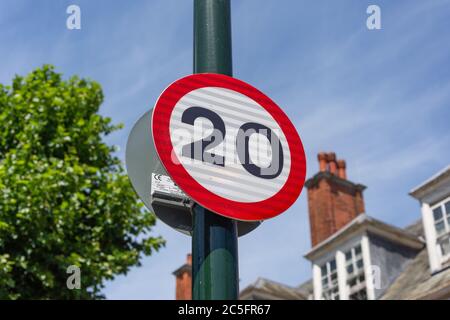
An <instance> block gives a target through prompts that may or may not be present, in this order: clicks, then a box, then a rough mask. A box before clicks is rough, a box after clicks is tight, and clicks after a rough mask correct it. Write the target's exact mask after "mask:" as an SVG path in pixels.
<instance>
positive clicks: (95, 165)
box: [0, 66, 164, 299]
mask: <svg viewBox="0 0 450 320" xmlns="http://www.w3.org/2000/svg"><path fill="white" fill-rule="evenodd" d="M102 100H103V94H102V90H101V87H100V85H99V84H97V83H95V82H93V81H89V80H84V79H79V78H78V77H72V78H70V79H69V80H63V79H62V76H61V74H58V73H56V72H55V71H54V68H53V67H51V66H44V67H42V68H39V69H37V70H35V71H33V72H32V73H30V74H29V75H27V76H26V77H20V76H16V77H15V78H14V80H13V82H12V85H11V86H4V85H1V84H0V190H1V192H0V298H3V299H69V298H80V299H89V298H100V297H102V295H101V289H102V287H103V283H104V281H105V280H107V279H112V278H113V277H114V276H115V275H117V274H124V273H126V272H127V271H128V270H129V268H130V267H131V266H136V265H139V264H140V262H139V261H140V258H141V257H142V255H143V254H144V255H150V254H151V253H152V252H153V251H154V250H158V249H159V248H160V247H161V246H163V245H164V241H163V240H162V239H161V238H160V237H153V236H151V235H150V231H151V227H152V226H153V225H154V224H155V217H154V215H153V214H151V213H150V212H148V211H145V210H144V208H142V204H141V203H140V202H139V201H138V199H137V198H136V195H135V193H134V191H133V190H132V188H131V186H130V183H129V181H128V178H127V176H126V174H125V173H124V170H123V168H122V165H121V162H120V160H119V159H118V158H117V157H116V156H114V149H113V147H110V146H108V145H107V144H105V143H104V142H103V140H102V138H103V136H105V135H108V134H110V133H111V132H113V131H115V130H117V129H118V128H119V126H113V125H111V123H110V122H111V121H110V119H109V118H106V117H102V116H101V115H99V114H98V110H99V107H100V104H101V103H102ZM71 265H75V266H78V267H79V268H80V270H81V289H79V290H77V289H73V290H69V289H68V288H67V285H66V282H67V279H68V277H69V276H70V274H68V273H67V268H68V267H69V266H71Z"/></svg>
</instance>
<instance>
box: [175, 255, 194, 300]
mask: <svg viewBox="0 0 450 320" xmlns="http://www.w3.org/2000/svg"><path fill="white" fill-rule="evenodd" d="M172 274H173V275H174V276H175V277H176V291H175V299H176V300H192V256H191V254H188V255H187V258H186V263H185V264H184V265H182V266H181V267H179V268H178V269H177V270H175V271H174V272H173V273H172Z"/></svg>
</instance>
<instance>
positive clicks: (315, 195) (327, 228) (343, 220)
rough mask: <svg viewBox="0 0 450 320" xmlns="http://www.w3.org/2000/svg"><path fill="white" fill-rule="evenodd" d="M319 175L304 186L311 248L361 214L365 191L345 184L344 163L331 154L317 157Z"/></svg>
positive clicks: (361, 187) (347, 183)
mask: <svg viewBox="0 0 450 320" xmlns="http://www.w3.org/2000/svg"><path fill="white" fill-rule="evenodd" d="M317 158H318V160H319V169H320V171H319V172H318V173H317V174H315V175H314V176H313V177H312V178H310V179H308V180H307V181H306V183H305V186H306V188H307V189H308V210H309V223H310V229H311V243H312V246H315V245H317V244H318V243H320V242H322V241H323V240H325V239H327V238H328V237H330V236H331V235H333V234H334V233H335V232H336V231H338V230H339V229H341V228H342V227H343V226H345V225H346V224H348V223H349V222H350V221H352V220H353V219H354V218H356V216H358V215H359V214H360V213H363V212H364V200H363V195H362V193H363V191H364V189H365V188H366V187H365V186H363V185H361V184H355V183H353V182H351V181H349V180H347V173H346V163H345V161H344V160H337V159H336V154H335V153H333V152H330V153H324V152H321V153H319V154H318V156H317Z"/></svg>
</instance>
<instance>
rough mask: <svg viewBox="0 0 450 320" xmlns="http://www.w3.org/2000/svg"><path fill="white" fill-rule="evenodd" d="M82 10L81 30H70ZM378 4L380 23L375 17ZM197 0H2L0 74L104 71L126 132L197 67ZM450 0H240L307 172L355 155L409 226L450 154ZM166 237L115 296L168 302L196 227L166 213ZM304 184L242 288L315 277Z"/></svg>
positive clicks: (255, 250) (237, 4)
mask: <svg viewBox="0 0 450 320" xmlns="http://www.w3.org/2000/svg"><path fill="white" fill-rule="evenodd" d="M70 4H77V5H79V6H80V7H81V15H82V16H81V18H82V29H81V30H73V31H70V30H68V29H67V28H66V19H67V16H68V15H67V14H66V8H67V6H69V5H70ZM369 4H377V5H379V6H380V8H381V19H382V29H381V30H372V31H369V30H368V29H367V28H366V18H367V14H366V8H367V6H368V5H369ZM192 15H193V12H192V1H186V0H154V1H148V0H147V1H145V0H133V1H108V0H96V1H88V0H85V1H75V0H71V1H65V0H58V1H55V0H39V1H31V0H27V1H23V0H1V1H0V43H1V45H0V64H1V68H0V82H1V83H10V81H11V79H12V77H13V76H14V74H21V75H24V74H27V73H28V72H30V71H31V70H33V69H34V68H36V67H38V66H41V65H42V64H44V63H51V64H53V65H55V66H56V69H57V71H59V72H62V73H64V74H65V76H67V77H68V76H70V75H73V74H77V75H80V76H82V77H88V78H91V79H94V80H96V81H98V82H99V83H100V84H101V85H102V86H103V89H104V93H105V101H104V104H103V105H102V107H101V113H102V114H104V115H107V116H110V117H112V119H113V121H114V122H116V123H118V122H122V123H124V124H125V129H123V130H122V131H120V132H117V133H114V134H113V135H111V136H110V137H108V139H107V141H108V142H109V143H111V144H115V145H118V146H119V147H120V149H121V151H119V156H120V157H121V158H123V152H124V149H125V143H126V138H127V135H128V133H129V131H130V129H131V127H132V125H133V123H134V121H136V120H137V119H138V118H139V117H140V116H141V115H142V114H143V113H144V112H145V111H147V110H148V109H149V108H151V107H152V106H153V104H154V102H155V100H156V99H157V97H158V95H159V93H160V92H161V91H162V90H163V89H164V88H165V87H166V86H167V85H168V84H170V83H171V82H172V81H173V80H175V79H177V78H180V77H182V76H184V75H187V74H190V73H192ZM449 15H450V1H449V0H429V1H422V0H396V1H387V0H386V1H384V0H383V1H382V0H371V1H365V0H341V1H334V0H327V1H325V0H320V1H317V0H309V1H300V0H289V1H288V0H283V1H275V0H270V1H260V0H242V1H237V0H232V23H233V55H234V56H233V58H234V76H235V77H237V78H240V79H242V80H244V81H247V82H249V83H251V84H253V85H254V86H256V87H257V88H259V89H261V90H262V91H264V92H265V93H266V94H268V95H269V96H270V97H272V98H273V99H274V100H275V101H276V102H277V103H278V104H279V105H280V106H281V107H282V108H283V110H284V111H285V112H286V113H287V114H288V116H289V117H290V118H291V119H292V121H293V123H294V124H295V125H296V127H297V129H298V132H299V133H300V136H301V137H302V140H303V143H304V146H305V150H306V152H307V158H308V173H307V175H308V176H312V175H313V174H314V173H316V172H317V170H318V165H317V160H316V155H317V153H318V152H319V151H335V152H336V153H337V155H338V157H340V158H344V159H345V160H347V167H348V170H347V171H348V176H349V179H351V180H353V181H355V182H360V183H363V184H365V185H367V186H368V189H367V190H366V191H365V202H366V211H367V213H368V214H369V215H371V216H374V217H376V218H378V219H381V220H384V221H386V222H388V223H391V224H394V225H397V226H405V225H407V224H409V223H411V222H413V221H415V220H417V219H418V218H419V217H420V210H419V205H418V203H417V201H415V200H414V199H412V198H411V197H410V196H409V195H408V192H409V190H410V189H411V188H413V187H414V186H416V185H418V184H419V183H421V182H422V181H423V180H425V179H427V178H428V177H429V176H431V175H433V174H434V173H435V172H437V171H438V170H440V169H442V168H443V167H445V166H446V165H448V163H449V158H450V147H449V145H450V130H449V127H450V126H449V119H450V60H449V57H450V41H449V40H450V39H449V38H450V31H449V30H450V21H449V19H448V17H449ZM154 234H155V235H156V234H160V235H162V236H163V237H164V238H165V239H166V240H167V246H166V247H165V248H164V249H162V250H161V251H160V252H159V253H157V254H155V255H153V256H151V257H148V258H144V259H143V265H142V267H140V268H133V269H132V270H131V271H130V272H129V273H128V275H126V276H119V277H117V278H116V279H115V280H114V281H112V282H108V283H107V284H106V288H105V290H104V293H105V294H106V296H107V297H108V298H111V299H173V298H174V293H175V281H174V277H173V276H172V275H171V272H172V271H173V270H175V269H176V268H177V267H179V266H180V265H181V264H182V263H183V262H184V260H185V256H186V253H188V252H189V251H190V238H189V237H187V236H184V235H181V234H179V233H177V232H175V231H173V230H171V229H170V228H169V227H167V226H165V225H164V224H162V223H160V222H158V224H157V226H156V227H155V229H154ZM309 248H310V240H309V224H308V211H307V203H306V191H305V192H304V193H302V195H301V196H300V198H299V199H298V201H297V202H296V203H295V205H294V206H292V207H291V208H290V209H289V210H288V211H287V212H286V213H284V214H283V215H280V216H278V217H276V218H274V219H271V220H269V221H266V222H265V223H263V225H262V226H261V227H259V228H258V229H257V230H255V231H254V232H252V233H251V234H249V235H247V236H244V237H243V238H240V240H239V267H240V278H241V283H240V285H241V288H244V287H245V286H246V285H248V284H249V283H251V282H253V281H255V280H256V279H257V278H258V277H266V278H269V279H272V280H275V281H279V282H282V283H285V284H288V285H292V286H296V285H298V284H300V283H301V282H302V281H305V280H307V279H308V278H310V276H311V270H310V265H309V263H308V262H307V261H306V260H305V259H304V258H303V254H304V253H305V252H307V251H308V249H309Z"/></svg>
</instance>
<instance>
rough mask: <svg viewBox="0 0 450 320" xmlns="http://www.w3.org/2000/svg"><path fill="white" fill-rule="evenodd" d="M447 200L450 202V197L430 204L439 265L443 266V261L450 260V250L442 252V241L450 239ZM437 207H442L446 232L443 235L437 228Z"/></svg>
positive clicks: (449, 215)
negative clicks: (445, 252) (439, 233)
mask: <svg viewBox="0 0 450 320" xmlns="http://www.w3.org/2000/svg"><path fill="white" fill-rule="evenodd" d="M447 202H450V197H447V198H445V199H443V200H441V201H439V202H437V203H435V204H434V205H432V206H430V214H431V221H432V223H433V229H434V236H435V237H434V238H435V239H434V245H435V246H436V250H437V253H438V259H439V265H440V267H441V266H442V264H443V263H446V262H448V261H449V260H450V252H448V253H447V254H446V255H444V253H443V252H442V247H441V243H442V242H444V241H450V223H449V221H448V219H449V218H450V212H449V213H447V211H446V209H445V204H446V203H447ZM436 208H441V213H442V222H444V233H443V234H441V235H438V233H437V230H436V220H435V219H434V210H435V209H436Z"/></svg>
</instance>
